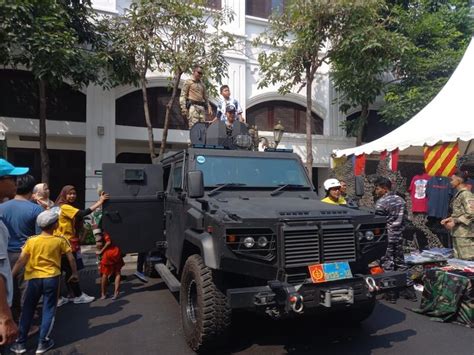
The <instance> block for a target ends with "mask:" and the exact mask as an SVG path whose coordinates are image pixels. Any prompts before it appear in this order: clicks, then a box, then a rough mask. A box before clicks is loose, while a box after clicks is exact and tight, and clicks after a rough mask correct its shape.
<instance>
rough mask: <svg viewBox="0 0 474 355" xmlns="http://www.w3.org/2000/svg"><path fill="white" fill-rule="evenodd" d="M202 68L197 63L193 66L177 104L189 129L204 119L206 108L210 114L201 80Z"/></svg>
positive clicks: (210, 108)
mask: <svg viewBox="0 0 474 355" xmlns="http://www.w3.org/2000/svg"><path fill="white" fill-rule="evenodd" d="M202 75H203V70H202V67H200V66H199V65H196V66H194V68H193V75H192V77H191V79H188V80H186V82H185V83H184V86H183V89H182V90H181V96H180V97H179V105H180V107H181V113H182V114H183V116H184V117H186V118H187V120H188V124H189V129H191V128H192V126H194V124H196V123H197V122H204V121H206V109H207V112H208V114H209V115H210V116H212V107H211V105H210V104H209V99H208V96H207V92H206V87H205V85H204V82H203V81H202Z"/></svg>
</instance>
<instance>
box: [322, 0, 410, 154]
mask: <svg viewBox="0 0 474 355" xmlns="http://www.w3.org/2000/svg"><path fill="white" fill-rule="evenodd" d="M386 10H387V8H386V6H385V3H384V2H383V1H379V2H378V3H376V4H374V6H373V7H370V8H366V11H365V12H362V11H361V12H360V13H359V15H360V16H354V17H353V21H351V23H350V26H351V31H348V32H347V34H346V36H345V37H344V38H342V40H341V41H340V43H339V49H338V50H337V52H335V53H334V54H333V56H332V58H331V59H332V60H331V64H332V79H333V82H334V86H335V88H336V89H337V90H338V91H339V94H340V99H339V100H340V102H341V106H340V109H341V111H342V112H344V113H347V111H348V110H349V109H351V108H354V107H357V108H359V107H360V113H359V116H358V117H357V118H356V119H354V120H351V121H347V120H346V121H345V122H344V128H345V130H346V132H347V133H348V134H349V135H353V136H355V137H356V144H357V145H360V144H361V143H362V133H363V130H364V128H365V126H366V124H367V119H368V116H369V107H370V105H371V104H372V103H374V101H375V99H376V98H377V96H379V95H381V94H383V93H384V88H385V87H386V84H387V76H386V75H384V74H385V73H390V71H391V70H392V69H393V67H394V63H396V61H397V60H398V59H399V58H400V57H401V56H402V54H403V52H404V50H405V49H406V48H407V46H408V44H407V43H406V40H405V38H404V36H402V35H400V34H399V33H397V32H394V31H391V30H390V27H391V26H392V22H393V18H392V17H391V16H390V14H388V12H387V11H386ZM387 14H388V15H387Z"/></svg>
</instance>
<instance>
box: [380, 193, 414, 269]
mask: <svg viewBox="0 0 474 355" xmlns="http://www.w3.org/2000/svg"><path fill="white" fill-rule="evenodd" d="M375 213H376V214H378V215H382V216H386V217H387V234H388V246H387V251H386V253H385V256H384V257H382V260H381V261H382V267H383V268H384V270H387V271H389V270H390V271H391V270H399V271H406V270H408V267H407V265H406V264H405V258H404V256H403V239H402V233H403V230H404V229H405V221H406V219H407V209H406V203H405V200H403V198H401V197H400V196H398V195H396V194H395V193H393V192H388V193H386V194H385V195H384V196H382V197H381V198H380V199H379V200H378V201H377V203H376V204H375Z"/></svg>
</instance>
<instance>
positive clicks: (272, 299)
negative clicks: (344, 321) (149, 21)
mask: <svg viewBox="0 0 474 355" xmlns="http://www.w3.org/2000/svg"><path fill="white" fill-rule="evenodd" d="M406 286H407V275H406V273H405V272H397V271H392V272H385V273H382V274H377V275H355V276H354V277H352V278H349V279H342V280H337V281H331V282H324V283H313V282H311V279H307V280H305V282H303V283H302V284H298V285H291V284H288V283H286V282H281V281H269V282H268V284H267V285H266V286H258V287H245V288H234V289H228V290H227V298H228V302H229V306H230V307H231V308H232V309H252V308H259V307H263V308H268V307H277V308H279V309H281V310H284V311H285V312H288V313H289V312H292V311H293V312H296V313H300V312H302V310H303V309H308V308H309V309H311V308H318V307H323V308H332V307H338V306H347V305H351V304H353V305H357V304H358V303H363V302H367V301H369V300H371V299H373V297H374V296H375V294H379V293H384V292H387V291H391V290H397V289H401V288H403V287H406Z"/></svg>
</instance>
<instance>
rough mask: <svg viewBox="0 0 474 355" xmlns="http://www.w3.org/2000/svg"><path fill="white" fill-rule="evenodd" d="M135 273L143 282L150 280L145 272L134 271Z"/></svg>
mask: <svg viewBox="0 0 474 355" xmlns="http://www.w3.org/2000/svg"><path fill="white" fill-rule="evenodd" d="M134 275H135V276H136V277H137V278H138V279H139V280H140V281H142V282H148V279H147V278H146V276H145V275H144V274H143V272H140V271H137V272H135V273H134Z"/></svg>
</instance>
